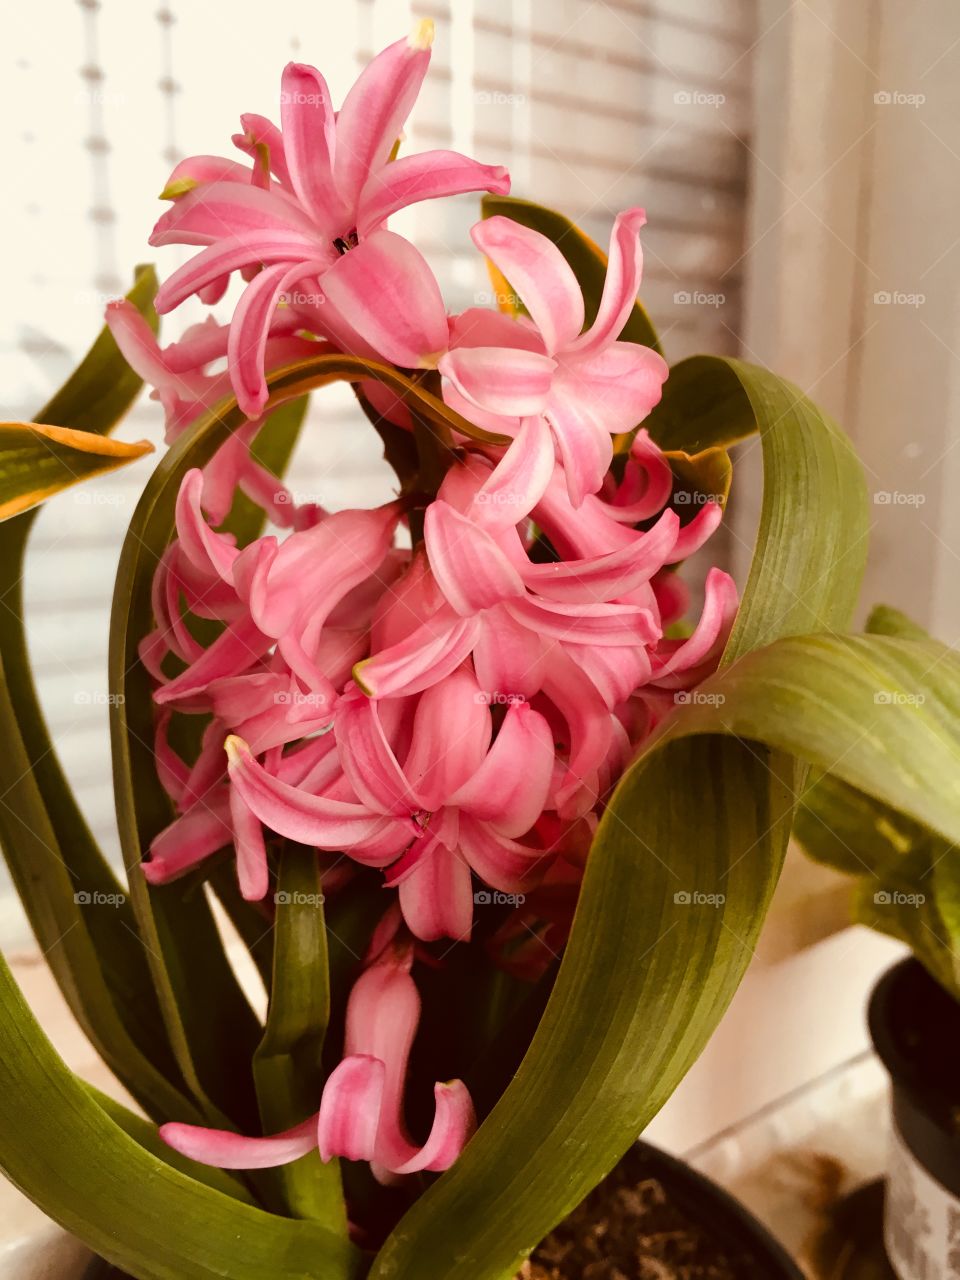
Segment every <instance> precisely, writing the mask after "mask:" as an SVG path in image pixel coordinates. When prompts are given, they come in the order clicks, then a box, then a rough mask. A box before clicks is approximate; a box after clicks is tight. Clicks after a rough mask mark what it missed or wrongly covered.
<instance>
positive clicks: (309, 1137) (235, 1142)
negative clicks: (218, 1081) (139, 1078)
mask: <svg viewBox="0 0 960 1280" xmlns="http://www.w3.org/2000/svg"><path fill="white" fill-rule="evenodd" d="M159 1132H160V1137H161V1138H162V1139H163V1141H164V1142H165V1143H166V1144H167V1146H168V1147H172V1148H173V1149H174V1151H179V1152H180V1154H181V1155H182V1156H187V1157H189V1159H191V1160H196V1161H197V1163H198V1164H207V1165H212V1166H213V1167H214V1168H217V1169H273V1168H276V1167H277V1166H278V1165H282V1164H291V1163H292V1162H293V1161H294V1160H299V1159H300V1157H301V1156H305V1155H306V1154H307V1153H308V1152H309V1151H312V1150H313V1149H314V1148H315V1147H316V1145H317V1117H316V1116H311V1117H310V1119H309V1120H304V1121H303V1123H302V1124H298V1125H294V1127H293V1128H292V1129H287V1130H286V1131H285V1132H284V1133H278V1134H275V1135H274V1136H273V1137H270V1138H245V1137H243V1136H242V1135H241V1134H239V1133H230V1132H229V1131H228V1130H225V1129H203V1128H201V1127H200V1126H199V1125H193V1124H163V1125H161V1126H160V1130H159Z"/></svg>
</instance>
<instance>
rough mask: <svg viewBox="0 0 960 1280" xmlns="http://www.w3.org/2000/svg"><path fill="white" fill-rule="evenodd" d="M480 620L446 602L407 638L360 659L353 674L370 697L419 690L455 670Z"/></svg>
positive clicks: (382, 696)
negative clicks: (461, 613)
mask: <svg viewBox="0 0 960 1280" xmlns="http://www.w3.org/2000/svg"><path fill="white" fill-rule="evenodd" d="M478 629H479V622H478V621H477V619H476V618H458V617H457V615H456V614H455V613H454V611H453V610H452V609H451V608H449V606H445V607H444V608H443V609H441V610H438V612H437V613H436V614H434V616H433V617H432V618H428V619H427V621H426V622H424V623H423V624H422V625H421V626H419V627H417V628H416V630H414V631H411V632H410V634H409V635H408V636H406V637H405V638H404V639H403V640H401V641H398V643H397V644H394V645H391V646H390V647H389V648H387V649H381V650H380V652H379V653H375V654H374V655H373V656H372V657H371V658H368V659H367V660H366V661H365V662H358V663H357V665H356V666H355V667H354V669H353V678H354V679H355V680H356V682H357V684H358V685H359V686H360V688H361V689H362V690H363V692H364V693H365V694H367V696H368V697H372V698H388V697H390V698H395V697H399V696H400V695H401V694H408V693H419V692H420V690H421V689H425V688H427V687H428V686H429V685H431V684H435V683H436V682H437V681H438V680H442V679H443V678H444V677H445V676H448V675H449V674H450V673H451V671H455V670H456V668H457V667H459V665H460V663H461V662H463V660H464V658H466V657H467V655H468V654H469V653H470V650H471V649H472V648H473V645H474V641H475V640H476V637H477V632H478Z"/></svg>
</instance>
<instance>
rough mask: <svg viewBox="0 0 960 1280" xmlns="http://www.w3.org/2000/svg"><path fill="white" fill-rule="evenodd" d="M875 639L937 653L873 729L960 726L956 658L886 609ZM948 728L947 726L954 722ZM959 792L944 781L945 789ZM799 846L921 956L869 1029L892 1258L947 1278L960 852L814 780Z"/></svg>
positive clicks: (955, 1138)
mask: <svg viewBox="0 0 960 1280" xmlns="http://www.w3.org/2000/svg"><path fill="white" fill-rule="evenodd" d="M867 633H868V634H871V635H881V636H890V637H894V638H896V639H898V640H900V641H904V640H905V641H907V642H908V643H909V642H912V641H918V642H922V643H923V644H925V645H926V646H928V647H929V652H930V660H929V663H928V665H927V667H926V669H925V671H924V673H923V675H924V682H925V687H920V686H919V685H917V686H916V687H915V688H914V689H913V690H912V691H911V692H904V691H903V690H900V689H891V688H887V687H885V686H884V685H883V683H882V682H880V683H878V686H877V689H876V692H875V695H874V700H875V703H876V706H877V711H876V713H875V717H876V718H875V720H874V725H875V726H880V725H882V723H883V718H884V716H885V709H886V708H887V707H888V706H890V705H891V704H892V703H893V702H895V701H896V700H898V699H900V698H907V699H908V700H909V701H911V702H912V703H913V704H914V705H915V706H916V708H917V710H918V712H920V713H924V712H925V710H926V707H927V701H928V692H927V688H928V687H929V686H930V685H932V686H933V687H935V688H936V689H937V692H938V695H939V698H938V700H937V701H936V702H934V704H933V705H932V707H931V708H930V711H929V714H930V715H931V719H932V721H933V722H934V723H935V722H936V721H937V720H938V719H939V718H940V717H941V716H943V715H944V711H945V710H946V711H947V713H948V715H951V716H952V715H954V714H955V711H953V707H955V705H956V704H955V702H951V700H952V699H953V698H955V688H954V686H953V670H952V666H949V665H948V666H946V667H944V666H943V665H941V659H951V660H952V651H951V650H948V649H947V648H946V646H943V645H940V646H938V645H936V644H935V643H934V642H933V641H932V640H931V639H930V637H929V636H928V634H927V633H926V632H925V631H923V630H922V629H921V628H920V627H919V626H917V625H916V624H915V623H913V622H911V621H910V620H909V619H908V618H906V617H905V616H904V615H903V614H901V613H899V612H898V611H897V610H895V609H891V608H888V607H886V606H880V607H878V608H877V609H875V610H874V611H873V613H872V614H871V616H870V618H869V620H868V622H867ZM947 723H949V721H948V722H947ZM955 785H956V784H955V783H954V782H953V781H952V778H949V779H945V786H947V787H951V786H955ZM797 835H798V838H799V839H800V841H801V843H802V844H803V845H804V847H805V848H806V850H807V852H808V853H809V854H810V855H811V856H812V857H814V858H815V859H817V860H818V861H820V862H824V863H826V864H828V865H830V866H833V867H835V868H837V869H838V870H840V871H842V872H844V873H845V874H847V875H850V876H853V877H855V881H854V883H855V888H854V896H853V906H854V911H853V915H854V919H855V920H856V921H857V922H858V923H861V924H866V925H868V926H870V927H871V928H874V929H879V930H881V931H882V932H884V933H888V934H890V935H891V936H892V937H895V938H900V939H901V940H902V941H903V942H906V943H907V944H908V946H910V948H911V949H912V951H913V955H912V956H911V957H909V958H908V959H906V960H901V961H899V962H898V963H897V964H895V965H894V966H893V967H892V968H891V969H889V970H888V971H887V973H885V974H884V975H883V976H882V977H881V979H880V980H879V982H878V983H877V985H876V987H875V989H874V991H873V994H872V996H871V999H870V1004H869V1011H868V1022H869V1027H870V1035H871V1038H872V1039H873V1043H874V1046H875V1048H876V1050H877V1053H878V1055H879V1057H880V1059H881V1061H882V1062H883V1064H884V1066H885V1067H886V1069H887V1071H888V1072H889V1074H890V1078H891V1083H892V1086H893V1087H892V1117H891V1120H892V1123H891V1155H890V1164H889V1169H888V1174H887V1186H886V1195H885V1197H884V1208H883V1236H884V1245H885V1248H886V1253H887V1256H888V1258H889V1259H890V1262H891V1263H892V1265H893V1267H894V1269H895V1271H896V1274H897V1276H899V1277H901V1278H902V1280H915V1278H916V1277H922V1276H925V1275H931V1274H936V1273H937V1271H938V1269H939V1270H940V1271H942V1272H943V1273H944V1274H947V1273H948V1272H949V1270H950V1268H951V1267H953V1266H955V1265H956V1261H957V1259H958V1257H960V1131H958V1128H957V1116H958V1115H960V1085H958V1083H957V1080H958V1072H960V1004H958V999H960V943H958V933H957V923H958V917H957V903H958V892H957V887H958V884H960V880H958V869H957V855H956V848H955V846H954V844H953V842H952V841H949V840H946V839H945V838H944V837H943V836H942V835H941V834H940V833H939V832H937V831H936V830H933V829H931V828H930V827H929V826H928V825H925V824H923V823H921V822H917V821H916V820H914V819H912V818H911V817H909V816H908V815H907V814H904V813H903V812H898V810H897V809H896V808H895V807H893V806H891V805H889V804H888V803H886V802H885V799H884V798H881V797H876V796H870V795H865V794H863V793H862V792H860V791H858V790H857V789H855V788H853V787H851V786H850V785H848V784H846V783H843V782H841V781H839V780H838V779H837V778H834V777H829V776H824V777H815V778H814V780H813V785H811V787H810V788H809V790H808V791H807V792H806V793H805V795H804V797H803V799H802V802H801V805H800V807H799V810H798V819H797Z"/></svg>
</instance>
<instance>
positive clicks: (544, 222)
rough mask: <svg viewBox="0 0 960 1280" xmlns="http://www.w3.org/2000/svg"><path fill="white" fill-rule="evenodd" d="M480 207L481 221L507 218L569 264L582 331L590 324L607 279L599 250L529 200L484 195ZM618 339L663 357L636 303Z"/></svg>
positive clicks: (554, 214)
mask: <svg viewBox="0 0 960 1280" xmlns="http://www.w3.org/2000/svg"><path fill="white" fill-rule="evenodd" d="M480 204H481V209H482V211H483V216H484V217H485V218H492V217H494V216H495V215H502V216H503V217H505V218H511V219H512V220H513V221H514V222H519V223H520V224H521V225H522V226H524V227H529V228H530V229H531V230H532V231H539V232H540V234H541V235H543V236H546V237H547V239H548V240H552V241H553V243H554V244H555V245H556V246H557V248H558V249H559V250H560V252H561V253H562V254H563V256H564V257H565V258H566V260H567V262H568V263H569V264H570V267H571V269H572V270H573V274H574V275H575V276H576V277H577V281H578V283H579V285H580V288H581V289H582V291H583V302H584V311H585V318H584V327H589V326H590V325H591V324H593V322H594V320H595V319H596V316H597V308H598V307H599V306H600V298H601V295H602V294H603V282H604V280H605V279H606V275H607V255H606V254H605V253H604V252H603V250H602V249H601V248H600V247H599V246H598V245H596V244H594V242H593V241H592V240H591V239H590V237H589V236H588V235H586V234H585V233H584V232H583V231H581V230H580V228H579V227H578V226H577V225H576V223H574V222H571V221H570V219H569V218H567V217H565V216H564V215H563V214H562V213H557V212H556V210H554V209H548V208H546V207H545V206H544V205H542V204H535V203H534V202H533V201H532V200H521V199H519V197H517V196H494V195H485V196H484V197H483V199H482V200H481V202H480ZM620 338H621V340H622V341H623V342H637V343H639V344H640V346H642V347H652V348H653V350H654V351H659V352H660V354H661V355H662V354H663V352H662V351H661V349H660V340H659V339H658V338H657V331H656V330H655V329H654V327H653V323H652V322H651V320H650V317H649V316H648V315H647V313H646V311H645V309H644V307H643V304H642V303H640V302H636V303H634V306H633V311H632V312H631V313H630V316H629V317H628V319H627V322H626V324H625V325H624V327H623V331H622V333H621V334H620Z"/></svg>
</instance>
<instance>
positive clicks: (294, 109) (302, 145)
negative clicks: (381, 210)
mask: <svg viewBox="0 0 960 1280" xmlns="http://www.w3.org/2000/svg"><path fill="white" fill-rule="evenodd" d="M280 124H281V127H282V130H283V154H284V158H285V159H286V162H287V166H288V169H289V172H290V182H291V185H292V186H293V189H294V191H296V193H297V196H298V197H299V199H300V202H301V204H302V205H303V207H304V208H305V209H307V210H308V211H309V213H310V216H311V217H312V218H313V220H314V222H315V223H316V224H317V228H318V230H319V233H320V235H321V236H322V237H323V238H324V239H326V240H329V241H331V242H332V241H333V239H334V237H335V236H338V235H339V236H342V235H345V234H346V233H347V232H348V231H349V230H350V222H349V219H350V214H349V213H348V212H347V209H346V208H345V206H344V203H343V201H341V200H340V199H339V198H338V195H337V191H336V188H335V187H334V183H333V157H334V146H335V137H336V123H335V119H334V111H333V103H332V102H331V101H330V90H329V89H328V88H327V82H326V80H324V78H323V76H322V75H321V74H320V72H319V71H317V69H316V68H315V67H308V66H306V65H305V64H304V63H299V62H290V63H288V64H287V66H286V67H285V68H284V72H283V79H282V81H281V92H280Z"/></svg>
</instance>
